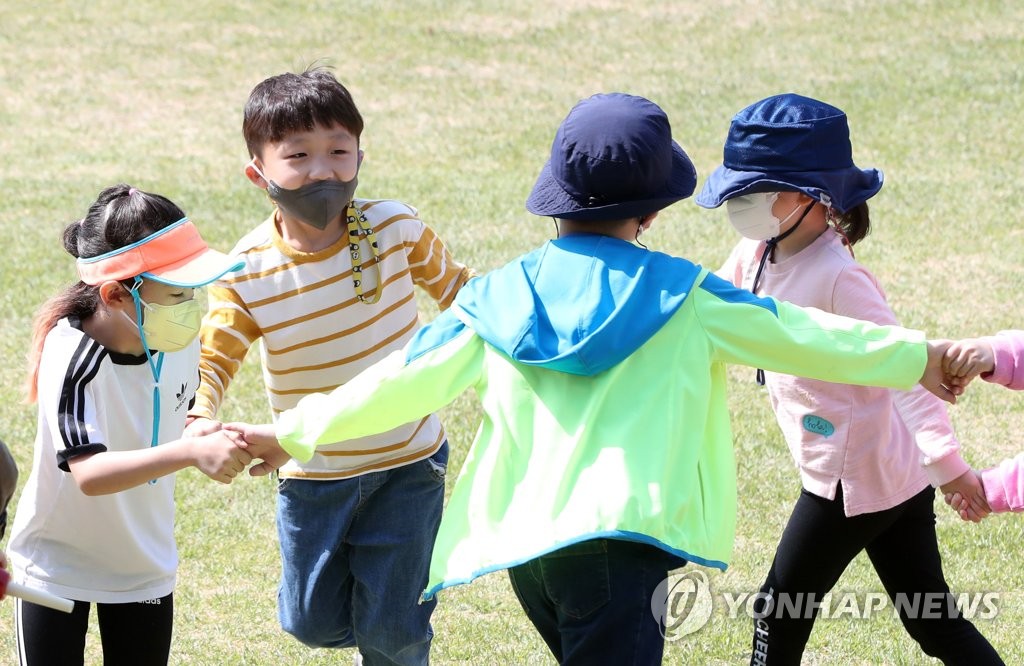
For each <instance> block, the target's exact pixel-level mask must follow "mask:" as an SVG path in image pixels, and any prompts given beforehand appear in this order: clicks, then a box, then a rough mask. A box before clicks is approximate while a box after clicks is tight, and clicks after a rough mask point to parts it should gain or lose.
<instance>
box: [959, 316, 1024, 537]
mask: <svg viewBox="0 0 1024 666" xmlns="http://www.w3.org/2000/svg"><path fill="white" fill-rule="evenodd" d="M943 370H945V371H946V374H947V375H950V376H951V377H953V378H955V379H954V380H953V382H952V383H955V384H959V385H960V386H966V385H967V384H968V383H969V382H970V381H971V380H972V379H974V378H975V377H977V376H978V375H981V378H982V379H984V380H985V381H988V382H993V383H995V384H1002V385H1003V386H1005V387H1006V388H1009V389H1014V390H1016V391H1020V390H1024V331H1001V332H1000V333H998V334H996V335H994V336H991V337H983V338H973V339H970V340H961V341H959V342H954V343H953V344H952V345H951V346H950V347H949V349H948V351H947V352H946V356H945V358H944V361H943ZM980 477H981V483H982V485H983V486H984V487H985V499H986V501H987V502H988V505H989V508H991V510H992V511H995V512H1004V511H1024V453H1021V454H1020V455H1018V456H1017V457H1016V458H1013V459H1010V460H1004V461H1003V462H1001V463H1000V464H999V465H998V466H996V467H993V468H991V469H987V470H985V471H983V472H981V473H980ZM946 502H947V503H948V504H949V505H950V506H952V507H953V508H954V509H957V510H958V511H959V512H960V516H961V517H962V518H964V520H968V519H969V518H970V516H969V514H968V508H969V502H968V501H967V499H966V498H965V497H963V496H961V495H960V493H947V494H946Z"/></svg>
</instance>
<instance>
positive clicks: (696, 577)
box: [651, 569, 1000, 641]
mask: <svg viewBox="0 0 1024 666" xmlns="http://www.w3.org/2000/svg"><path fill="white" fill-rule="evenodd" d="M999 605H1000V593H999V592H953V593H950V594H945V593H942V592H918V593H897V594H896V595H895V596H894V597H892V598H890V597H889V595H888V594H887V593H885V592H877V591H869V592H851V591H837V590H833V591H831V592H828V593H826V594H824V595H821V596H817V595H814V594H807V593H785V592H776V591H774V590H768V591H767V592H765V591H761V590H759V591H756V592H742V591H741V592H737V591H729V590H712V588H711V583H710V581H709V580H708V577H707V574H705V573H704V572H703V571H701V570H699V569H693V570H691V571H685V572H676V573H672V574H670V575H669V576H668V577H667V578H666V579H665V580H663V581H662V582H661V584H660V585H659V586H658V587H657V589H656V590H655V592H654V595H653V596H652V597H651V612H652V613H653V614H654V619H655V620H657V621H658V622H660V623H661V626H662V633H663V635H664V637H665V640H667V641H673V640H679V639H681V638H683V637H685V636H688V635H690V634H693V633H696V632H698V631H700V630H701V629H702V628H703V627H704V625H706V624H707V623H708V621H709V620H710V619H711V616H712V614H713V613H715V612H719V613H723V614H724V615H725V617H727V618H729V619H731V620H734V619H740V618H743V619H748V620H750V621H751V622H757V621H759V620H765V619H766V618H767V619H771V618H814V617H816V618H817V619H818V621H828V620H864V619H868V618H871V617H873V616H875V615H877V614H879V613H889V614H891V615H892V616H893V617H894V618H897V619H898V618H899V617H900V616H901V615H904V616H906V617H909V618H912V619H923V620H927V619H938V618H942V617H955V616H957V615H959V616H961V617H963V618H965V619H968V620H991V619H993V618H995V617H996V616H997V615H998V614H999Z"/></svg>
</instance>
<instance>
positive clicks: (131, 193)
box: [128, 187, 138, 196]
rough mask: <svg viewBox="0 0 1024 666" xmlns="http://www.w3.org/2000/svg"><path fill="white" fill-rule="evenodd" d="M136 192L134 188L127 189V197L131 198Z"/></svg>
mask: <svg viewBox="0 0 1024 666" xmlns="http://www.w3.org/2000/svg"><path fill="white" fill-rule="evenodd" d="M136 192H138V190H137V189H135V188H134V187H129V188H128V196H131V195H133V194H135V193H136Z"/></svg>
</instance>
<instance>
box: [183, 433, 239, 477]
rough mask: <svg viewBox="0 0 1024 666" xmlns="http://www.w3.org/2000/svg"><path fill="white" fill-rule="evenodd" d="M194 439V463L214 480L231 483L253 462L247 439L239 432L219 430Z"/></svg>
mask: <svg viewBox="0 0 1024 666" xmlns="http://www.w3.org/2000/svg"><path fill="white" fill-rule="evenodd" d="M194 441H195V444H194V457H195V462H194V463H193V464H194V465H195V466H196V467H198V468H199V471H201V472H202V473H203V474H205V475H206V476H208V477H210V478H211V479H213V480H214V481H219V482H221V483H231V480H232V479H234V478H235V477H236V476H237V475H238V474H239V473H240V472H241V471H242V470H243V469H245V466H246V465H248V464H249V463H250V462H252V455H251V454H250V453H249V452H248V451H247V450H246V443H245V440H244V439H242V436H241V435H239V434H238V433H237V432H231V431H229V430H218V431H216V432H212V433H210V434H208V435H202V436H201V437H196V438H195V440H194Z"/></svg>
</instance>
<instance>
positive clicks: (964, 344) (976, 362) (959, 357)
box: [942, 338, 995, 387]
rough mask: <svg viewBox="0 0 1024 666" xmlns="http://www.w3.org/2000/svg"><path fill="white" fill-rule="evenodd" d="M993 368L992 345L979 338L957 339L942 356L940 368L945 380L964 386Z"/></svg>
mask: <svg viewBox="0 0 1024 666" xmlns="http://www.w3.org/2000/svg"><path fill="white" fill-rule="evenodd" d="M994 369H995V355H994V354H993V352H992V345H990V344H989V343H987V342H985V341H984V340H982V339H981V338H970V339H967V340H957V341H956V342H954V343H952V344H951V345H950V346H949V348H948V349H946V353H945V354H944V355H943V357H942V370H943V372H944V373H945V375H946V377H947V381H949V382H950V383H952V384H953V385H955V386H959V387H964V386H967V385H968V384H970V383H971V380H972V379H974V378H975V377H977V376H978V375H980V374H982V373H986V372H992V370H994Z"/></svg>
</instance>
